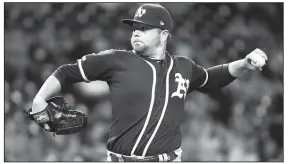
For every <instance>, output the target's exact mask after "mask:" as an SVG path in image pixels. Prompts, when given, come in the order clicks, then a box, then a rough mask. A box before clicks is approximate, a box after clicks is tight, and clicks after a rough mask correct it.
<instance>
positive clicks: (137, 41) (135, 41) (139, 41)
mask: <svg viewBox="0 0 288 164" xmlns="http://www.w3.org/2000/svg"><path fill="white" fill-rule="evenodd" d="M133 43H142V42H141V40H138V39H135V40H134V41H133Z"/></svg>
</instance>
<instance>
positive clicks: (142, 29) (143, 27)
mask: <svg viewBox="0 0 288 164" xmlns="http://www.w3.org/2000/svg"><path fill="white" fill-rule="evenodd" d="M140 30H141V31H146V30H148V28H147V27H145V26H142V27H140Z"/></svg>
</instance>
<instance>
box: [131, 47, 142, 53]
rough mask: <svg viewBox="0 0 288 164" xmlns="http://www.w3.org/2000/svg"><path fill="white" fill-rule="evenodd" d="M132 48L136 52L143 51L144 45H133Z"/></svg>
mask: <svg viewBox="0 0 288 164" xmlns="http://www.w3.org/2000/svg"><path fill="white" fill-rule="evenodd" d="M133 49H134V51H136V52H143V51H144V47H142V46H133Z"/></svg>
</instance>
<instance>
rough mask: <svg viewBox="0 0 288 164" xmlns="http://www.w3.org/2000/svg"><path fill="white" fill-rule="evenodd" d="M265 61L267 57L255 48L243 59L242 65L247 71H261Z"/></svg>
mask: <svg viewBox="0 0 288 164" xmlns="http://www.w3.org/2000/svg"><path fill="white" fill-rule="evenodd" d="M266 60H268V58H267V55H266V54H265V53H264V52H263V51H262V50H260V49H259V48H256V49H255V50H254V51H252V52H251V53H249V54H248V55H247V56H246V57H245V59H244V60H243V61H244V63H243V64H244V67H245V68H247V69H250V70H260V71H261V70H262V67H263V66H264V65H265V64H266Z"/></svg>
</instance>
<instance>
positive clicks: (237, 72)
mask: <svg viewBox="0 0 288 164" xmlns="http://www.w3.org/2000/svg"><path fill="white" fill-rule="evenodd" d="M228 70H229V73H230V74H231V75H232V76H234V77H236V78H237V77H240V76H241V75H242V74H243V73H244V72H245V71H246V70H247V69H246V68H245V67H244V61H243V59H242V60H236V61H234V62H231V63H229V67H228Z"/></svg>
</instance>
